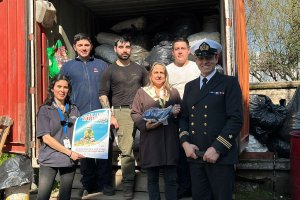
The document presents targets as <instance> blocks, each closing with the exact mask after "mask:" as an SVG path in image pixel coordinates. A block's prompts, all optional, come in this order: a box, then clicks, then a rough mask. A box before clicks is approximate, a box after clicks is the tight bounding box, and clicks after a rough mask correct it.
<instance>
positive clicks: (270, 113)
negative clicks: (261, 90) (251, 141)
mask: <svg viewBox="0 0 300 200" xmlns="http://www.w3.org/2000/svg"><path fill="white" fill-rule="evenodd" d="M293 105H294V100H292V101H291V103H290V104H289V105H288V106H285V105H275V104H273V102H272V100H271V99H270V98H269V97H267V96H265V95H257V94H255V95H250V134H251V135H253V136H254V138H255V139H256V140H257V141H258V142H259V143H260V144H262V146H263V147H267V148H268V150H269V151H272V152H276V153H277V155H278V156H279V157H282V158H289V155H290V143H289V139H290V135H289V133H290V131H291V128H292V125H291V121H293V119H292V118H293V116H294V114H292V113H293V112H294V110H293V109H292V107H293ZM288 124H289V125H288ZM258 151H259V150H258Z"/></svg>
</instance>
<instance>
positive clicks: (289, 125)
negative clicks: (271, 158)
mask: <svg viewBox="0 0 300 200" xmlns="http://www.w3.org/2000/svg"><path fill="white" fill-rule="evenodd" d="M286 108H287V117H286V120H285V121H284V123H283V125H282V126H281V127H280V128H279V129H278V131H277V132H276V133H277V135H278V136H279V137H280V138H281V139H282V140H284V141H286V142H290V138H291V136H290V133H291V132H292V130H300V89H299V87H298V88H297V90H296V91H295V94H294V96H293V98H292V99H291V101H290V102H289V103H288V105H287V106H286Z"/></svg>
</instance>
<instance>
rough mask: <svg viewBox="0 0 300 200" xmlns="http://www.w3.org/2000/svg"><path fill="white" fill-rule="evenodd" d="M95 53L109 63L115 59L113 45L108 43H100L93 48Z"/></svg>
mask: <svg viewBox="0 0 300 200" xmlns="http://www.w3.org/2000/svg"><path fill="white" fill-rule="evenodd" d="M95 55H96V56H97V57H100V58H101V59H103V60H104V61H105V62H108V63H110V64H111V63H114V62H115V61H116V60H117V55H116V53H115V51H114V46H113V45H110V44H101V45H99V46H97V47H96V49H95Z"/></svg>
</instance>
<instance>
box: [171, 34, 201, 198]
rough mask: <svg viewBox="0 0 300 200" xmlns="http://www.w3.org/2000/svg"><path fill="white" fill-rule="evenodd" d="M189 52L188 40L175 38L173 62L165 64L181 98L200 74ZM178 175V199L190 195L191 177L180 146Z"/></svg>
mask: <svg viewBox="0 0 300 200" xmlns="http://www.w3.org/2000/svg"><path fill="white" fill-rule="evenodd" d="M189 54H190V46H189V41H188V40H187V39H185V38H176V39H175V40H174V41H173V44H172V55H173V57H174V62H173V63H171V64H169V65H168V66H167V71H168V74H169V82H170V86H171V87H174V88H176V89H177V90H178V92H179V94H180V97H181V99H182V97H183V93H184V86H185V84H186V83H188V82H189V81H191V80H194V79H196V78H198V77H199V76H200V70H199V68H198V66H197V65H196V63H195V62H193V61H190V60H188V57H189ZM177 173H178V175H177V177H178V194H177V197H178V199H180V198H183V197H189V196H191V178H190V170H189V165H188V163H187V161H186V156H185V153H184V151H183V149H182V148H181V147H180V155H179V163H178V170H177Z"/></svg>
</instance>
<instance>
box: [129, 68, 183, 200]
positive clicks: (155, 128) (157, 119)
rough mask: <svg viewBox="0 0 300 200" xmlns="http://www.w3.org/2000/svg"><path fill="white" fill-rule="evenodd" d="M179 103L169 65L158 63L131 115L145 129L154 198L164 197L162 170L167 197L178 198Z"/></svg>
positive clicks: (143, 153) (143, 150) (143, 160)
mask: <svg viewBox="0 0 300 200" xmlns="http://www.w3.org/2000/svg"><path fill="white" fill-rule="evenodd" d="M179 104H180V96H179V93H178V91H177V90H176V89H175V88H170V86H169V82H168V74H167V71H166V67H165V65H164V64H162V63H154V64H153V66H152V67H151V69H150V71H149V83H148V85H147V86H145V87H142V88H140V89H139V90H138V91H137V93H136V96H135V98H134V100H133V104H132V111H131V117H132V119H133V121H134V123H135V125H136V126H137V128H138V129H139V130H140V132H141V135H140V151H139V152H140V165H141V167H142V168H144V169H146V170H147V177H148V192H149V199H150V200H154V199H160V193H159V184H158V180H159V170H160V169H163V172H164V182H165V197H166V198H165V199H166V200H173V199H177V184H176V176H177V173H176V165H177V161H178V155H179V138H178V127H177V115H178V114H179V112H180V105H179ZM157 108H158V109H157ZM149 113H150V114H149ZM151 115H152V116H153V118H151Z"/></svg>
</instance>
